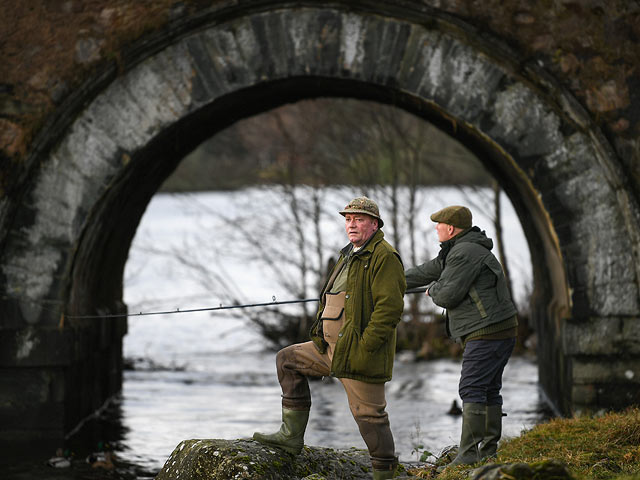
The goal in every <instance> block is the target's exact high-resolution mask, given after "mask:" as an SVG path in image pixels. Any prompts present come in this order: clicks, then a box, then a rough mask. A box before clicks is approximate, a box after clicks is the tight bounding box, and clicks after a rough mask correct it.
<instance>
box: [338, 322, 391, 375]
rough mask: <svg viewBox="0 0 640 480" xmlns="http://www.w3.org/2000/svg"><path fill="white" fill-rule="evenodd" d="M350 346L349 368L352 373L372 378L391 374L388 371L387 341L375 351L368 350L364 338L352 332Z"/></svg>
mask: <svg viewBox="0 0 640 480" xmlns="http://www.w3.org/2000/svg"><path fill="white" fill-rule="evenodd" d="M350 336H351V339H350V347H349V361H348V365H349V370H350V371H351V373H354V374H357V375H362V376H365V377H371V378H383V377H386V376H389V375H390V374H389V372H387V355H386V343H383V344H382V345H381V346H380V347H379V348H377V349H376V350H374V351H373V352H368V351H367V350H366V349H365V348H364V345H363V344H362V338H361V337H360V336H359V335H357V334H356V333H355V332H351V335H350Z"/></svg>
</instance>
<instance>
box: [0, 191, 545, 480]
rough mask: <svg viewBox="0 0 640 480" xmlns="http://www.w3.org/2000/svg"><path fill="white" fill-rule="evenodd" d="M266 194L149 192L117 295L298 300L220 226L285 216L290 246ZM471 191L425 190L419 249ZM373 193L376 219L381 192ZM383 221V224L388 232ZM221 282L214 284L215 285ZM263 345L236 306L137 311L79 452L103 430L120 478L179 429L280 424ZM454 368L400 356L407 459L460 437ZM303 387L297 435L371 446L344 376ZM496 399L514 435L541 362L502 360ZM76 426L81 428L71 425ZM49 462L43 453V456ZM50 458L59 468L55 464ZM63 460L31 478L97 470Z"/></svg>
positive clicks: (135, 472) (520, 250)
mask: <svg viewBox="0 0 640 480" xmlns="http://www.w3.org/2000/svg"><path fill="white" fill-rule="evenodd" d="M272 193H273V192H269V191H265V190H261V189H248V190H242V191H237V192H227V193H224V192H222V193H202V194H189V195H156V197H154V199H153V200H152V202H151V204H150V205H149V207H148V209H147V212H146V213H145V216H144V218H143V220H142V222H141V224H140V226H139V228H138V232H137V234H136V238H135V239H134V243H133V245H132V248H131V251H130V256H129V261H128V263H127V268H126V272H125V301H126V303H127V305H129V307H130V311H131V312H138V311H144V312H149V311H162V310H175V309H176V308H180V309H181V310H185V309H187V308H203V307H211V306H218V305H220V304H222V303H225V302H226V301H227V299H225V298H223V294H224V292H229V291H230V290H232V289H233V290H234V291H235V295H236V298H241V299H242V300H243V301H247V302H253V303H256V302H265V301H267V302H268V301H271V300H273V299H274V298H275V299H277V300H288V299H291V298H294V297H293V295H292V294H291V293H290V292H289V291H288V290H287V289H286V288H285V287H284V286H283V285H282V282H279V281H278V279H277V278H274V277H273V272H272V271H270V270H269V269H268V268H266V267H264V266H262V264H261V263H260V262H258V261H257V260H255V259H254V260H251V259H248V257H242V256H237V255H233V254H232V253H233V252H232V251H234V250H243V251H250V250H252V248H251V246H247V245H245V244H242V242H241V241H240V240H239V239H238V237H232V238H226V237H225V235H224V232H229V231H230V230H234V231H236V232H235V233H238V232H240V233H241V237H242V235H244V236H246V237H248V238H251V232H256V231H261V230H262V229H265V228H267V227H265V225H264V223H260V222H258V221H257V220H255V219H256V218H259V219H267V218H269V219H273V218H277V219H285V221H284V226H283V227H282V228H280V229H278V231H279V232H280V234H281V235H283V236H284V237H283V238H284V240H282V239H280V240H277V242H280V245H282V246H283V247H286V241H287V240H286V238H287V235H289V234H290V233H291V232H293V223H289V224H287V220H286V212H282V211H281V209H282V203H281V199H282V197H278V196H277V195H276V196H274V195H272ZM330 193H331V195H326V192H325V195H326V203H327V204H328V206H329V210H330V212H336V211H337V210H339V209H340V208H341V207H342V206H343V205H344V204H346V202H347V201H348V200H349V199H350V198H352V197H353V196H355V195H357V194H359V192H350V191H343V190H335V191H333V192H330ZM473 195H474V194H473V193H471V194H470V193H469V192H466V193H464V192H463V193H461V192H460V191H459V190H457V189H430V190H428V191H427V190H425V191H424V192H422V199H423V201H424V202H425V207H424V208H425V214H424V217H425V219H424V221H422V222H420V223H421V224H422V227H421V228H424V229H425V230H424V231H423V232H421V233H420V235H421V238H420V242H421V243H420V242H419V244H418V247H417V248H418V251H419V252H422V255H423V256H424V257H425V259H426V257H428V256H430V255H435V254H436V253H437V248H438V246H437V239H436V236H435V231H434V230H433V224H431V223H430V222H428V221H427V220H426V218H427V213H428V212H431V211H435V210H436V209H439V208H441V207H443V206H445V205H447V204H452V203H467V204H468V200H469V198H470V196H473ZM474 199H475V201H476V202H477V205H479V208H477V209H473V208H472V210H474V223H476V224H478V225H481V226H482V227H483V228H486V230H487V233H488V234H489V236H491V235H492V231H491V228H490V226H491V222H490V221H489V217H488V216H486V215H484V214H483V212H484V211H489V207H488V206H487V205H486V204H485V206H484V207H483V206H482V205H483V204H482V202H483V201H485V202H486V201H487V200H482V199H481V198H476V197H474ZM379 203H380V204H381V213H382V215H383V217H384V215H385V213H384V212H385V206H384V202H379ZM505 204H506V205H505V207H504V213H503V221H504V225H505V231H506V232H508V244H507V245H506V248H507V252H508V255H509V259H510V266H511V270H512V272H513V275H514V291H515V292H516V294H515V295H516V298H524V296H525V292H526V290H527V282H528V279H529V278H530V269H531V266H530V260H529V252H528V249H527V246H526V241H525V240H524V237H523V235H522V231H521V229H520V227H519V223H518V221H517V219H516V217H515V214H514V213H513V210H512V209H511V208H510V204H509V203H508V201H506V199H505ZM247 205H250V207H247ZM247 210H250V211H249V212H248V215H247V216H245V217H242V218H238V217H234V216H233V215H232V213H233V212H235V211H241V212H246V211H247ZM223 217H224V218H223ZM219 222H224V225H221V224H220V223H219ZM342 225H343V221H342V217H340V216H339V215H337V214H335V213H332V214H331V215H328V216H327V217H326V218H325V219H323V220H322V229H323V231H325V232H327V236H328V237H329V238H332V239H333V240H332V242H327V245H326V246H325V247H326V248H327V249H332V250H331V251H336V250H337V249H338V248H340V247H341V246H343V244H345V243H346V239H345V236H344V231H343V230H342ZM388 230H389V227H388V225H385V232H387V235H388V236H387V238H389V234H388ZM243 232H244V233H243ZM230 245H231V247H230ZM176 258H180V261H176ZM248 262H249V263H248ZM405 263H407V262H406V260H405ZM203 265H206V266H207V269H204V268H202V266H203ZM194 266H195V268H194ZM212 276H215V277H217V278H218V280H219V281H218V283H213V282H210V281H209V280H210V277H212ZM220 281H221V282H222V283H223V284H224V285H223V287H225V288H223V289H222V290H216V289H219V288H221V284H220ZM218 291H219V292H222V293H220V294H219V296H216V295H218V294H217V293H216V292H218ZM310 295H312V296H313V295H317V292H313V293H311V294H310ZM425 302H430V300H427V299H425ZM292 308H293V307H292ZM236 313H237V312H236ZM265 346H266V344H265V342H264V340H263V339H262V337H261V336H260V334H259V333H258V332H257V331H255V330H254V329H252V328H250V327H249V326H248V325H247V322H246V320H245V319H244V318H243V316H242V314H236V315H231V314H225V312H220V311H217V312H216V311H214V312H196V313H179V314H168V315H152V316H136V317H131V318H130V319H129V331H128V334H127V335H126V336H125V339H124V356H125V359H126V362H127V365H128V368H127V370H125V372H124V381H123V389H122V393H121V396H120V397H119V398H118V399H116V401H115V402H114V403H112V404H111V405H110V406H109V407H108V408H107V409H105V411H104V412H103V415H102V416H100V417H98V418H97V419H96V421H97V422H98V423H100V426H99V428H98V432H99V433H93V434H90V435H89V436H88V438H90V440H84V441H85V442H92V445H84V446H83V447H77V445H76V448H77V449H78V451H79V453H78V454H77V455H78V458H79V459H80V460H81V459H82V458H84V456H85V454H86V452H85V451H83V449H84V450H87V449H88V450H91V449H92V448H97V447H95V445H97V444H98V443H105V442H108V444H109V445H110V448H114V449H115V452H116V455H117V458H118V459H119V462H120V464H121V465H125V466H126V467H124V466H123V467H120V468H121V472H120V474H121V475H120V476H121V477H122V478H137V479H142V478H151V477H153V476H154V475H155V474H156V473H157V472H158V471H159V470H160V468H162V466H163V464H164V462H165V461H166V459H167V458H168V456H169V455H170V454H171V452H172V450H173V449H174V448H175V447H176V445H177V444H178V443H180V442H181V441H182V440H184V439H189V438H222V439H234V438H247V437H250V436H251V435H252V434H253V432H254V431H263V432H269V431H275V430H276V429H277V428H278V427H279V424H280V388H279V385H278V382H277V379H276V373H275V363H274V361H275V353H274V351H272V350H269V349H266V348H265ZM459 372H460V362H459V360H448V359H444V360H436V361H429V362H414V361H412V357H411V355H408V354H404V353H402V352H401V353H400V354H399V355H398V357H397V360H396V364H395V367H394V377H393V380H392V381H391V382H389V383H388V384H387V387H386V388H387V402H388V412H389V416H390V421H391V428H392V431H393V434H394V437H395V441H396V450H397V453H398V454H399V456H400V459H401V460H403V461H415V460H417V458H418V457H419V456H420V453H421V452H422V451H424V450H427V451H430V452H433V453H436V454H437V453H439V452H440V451H441V450H442V449H443V448H444V447H445V446H448V445H452V444H456V443H457V442H458V440H459V435H460V425H461V420H460V417H459V416H451V415H448V414H447V412H448V410H449V408H450V406H451V404H452V402H453V401H454V400H457V401H458V402H459V399H458V395H457V383H458V377H459ZM311 390H312V399H313V407H312V411H311V415H310V423H309V427H308V429H307V434H306V436H305V443H306V444H308V445H317V446H325V447H334V448H348V447H351V446H356V447H360V448H365V445H364V442H363V441H362V439H361V437H360V435H359V433H358V429H357V426H356V424H355V422H354V420H353V418H352V417H351V414H350V412H349V410H348V406H347V402H346V395H345V393H344V391H343V389H342V386H341V384H340V383H339V382H338V381H330V380H320V381H314V382H312V383H311ZM503 397H504V403H505V407H504V408H505V411H506V412H507V413H508V416H507V417H505V419H504V435H505V436H517V435H519V433H520V432H521V431H522V430H523V429H527V428H530V427H532V426H533V425H535V424H536V423H537V422H540V421H541V420H543V419H544V418H546V417H547V416H548V412H547V410H546V409H545V407H544V404H543V402H542V401H541V399H540V396H539V393H538V374H537V366H536V364H535V361H534V360H533V359H531V358H528V357H514V358H512V359H511V360H510V362H509V364H508V366H507V368H506V370H505V374H504V388H503ZM94 423H95V422H94ZM87 428H89V427H87ZM100 436H102V437H103V438H99V437H100ZM79 438H87V437H82V435H81V434H79ZM70 443H73V438H72V439H71V440H70ZM416 450H418V451H416ZM52 453H53V452H52ZM45 461H46V459H44V458H43V459H41V460H40V461H39V466H41V465H43V464H44V462H45ZM54 470H55V476H51V475H52V473H51V472H53V471H54ZM68 471H69V472H70V473H68V474H66V476H65V473H64V472H63V469H53V468H50V467H49V469H48V470H46V471H45V472H44V473H43V472H42V471H38V475H37V476H38V477H39V478H60V479H62V478H92V477H90V476H88V474H87V473H86V472H85V473H82V472H81V473H78V469H77V468H76V469H75V470H74V468H71V469H69V470H68ZM12 472H13V473H14V474H15V475H14V477H15V478H16V479H17V478H34V477H33V475H31V474H29V473H28V472H27V473H25V471H24V470H20V469H18V468H16V469H14V470H12ZM20 472H22V473H20ZM74 472H75V473H74ZM31 473H33V472H31ZM116 473H117V471H116ZM111 474H112V475H114V473H113V472H111ZM82 475H84V476H82ZM5 478H11V475H5ZM95 478H99V477H95ZM105 478H106V477H105ZM108 478H118V477H117V476H110V477H108Z"/></svg>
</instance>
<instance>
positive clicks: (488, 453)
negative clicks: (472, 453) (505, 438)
mask: <svg viewBox="0 0 640 480" xmlns="http://www.w3.org/2000/svg"><path fill="white" fill-rule="evenodd" d="M501 436H502V405H489V406H487V425H486V430H485V433H484V439H483V440H482V445H480V457H481V458H483V459H484V458H490V457H495V456H496V451H497V450H498V440H500V437H501Z"/></svg>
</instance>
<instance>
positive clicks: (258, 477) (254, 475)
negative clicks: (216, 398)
mask: <svg viewBox="0 0 640 480" xmlns="http://www.w3.org/2000/svg"><path fill="white" fill-rule="evenodd" d="M400 470H401V471H404V470H405V469H404V467H402V466H401V467H400ZM371 476H372V473H371V463H370V460H369V454H368V452H367V451H366V450H359V449H355V448H351V449H348V450H334V449H331V448H322V447H308V446H305V447H304V449H303V450H302V453H301V454H300V455H298V456H293V455H290V454H288V453H286V452H284V451H282V450H280V449H278V448H271V447H267V446H265V445H262V444H259V443H258V442H255V441H253V440H217V439H211V440H185V441H183V442H182V443H180V444H179V445H178V446H177V447H176V449H175V450H174V451H173V453H172V454H171V456H170V457H169V459H168V460H167V461H166V462H165V464H164V467H163V468H162V470H161V471H160V473H159V474H158V476H157V477H156V480H226V479H242V478H250V479H252V480H271V479H273V480H276V479H277V480H287V479H290V480H333V479H344V478H349V479H353V480H358V479H370V478H371Z"/></svg>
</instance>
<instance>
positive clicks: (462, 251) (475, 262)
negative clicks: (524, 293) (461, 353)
mask: <svg viewBox="0 0 640 480" xmlns="http://www.w3.org/2000/svg"><path fill="white" fill-rule="evenodd" d="M492 248H493V241H492V240H491V239H490V238H487V236H486V235H485V233H484V231H480V229H479V228H478V227H472V228H470V229H468V230H466V231H463V232H461V233H459V234H458V235H456V236H455V237H453V238H452V239H450V240H447V241H446V242H442V244H441V249H440V253H439V254H438V256H437V257H436V258H434V259H433V260H430V261H428V262H426V263H423V264H422V265H419V266H416V267H413V268H410V269H408V270H407V271H406V272H405V276H406V279H407V287H408V288H414V287H419V286H422V285H428V284H431V285H430V286H429V287H428V291H429V296H430V297H431V298H432V299H433V302H434V303H435V304H436V305H438V306H440V307H443V308H446V309H447V332H448V333H449V335H450V336H451V337H452V338H454V339H456V340H460V339H462V338H464V337H465V336H467V335H469V334H470V333H472V332H475V331H478V330H480V329H484V328H486V327H489V326H490V325H493V324H496V323H499V322H502V321H505V320H507V319H509V318H511V317H513V316H514V315H516V313H517V311H516V308H515V306H514V304H513V302H512V301H511V296H510V294H509V289H508V287H507V282H506V280H505V278H504V272H503V271H502V266H501V265H500V262H498V259H497V258H496V257H495V256H494V255H493V253H491V249H492Z"/></svg>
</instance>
